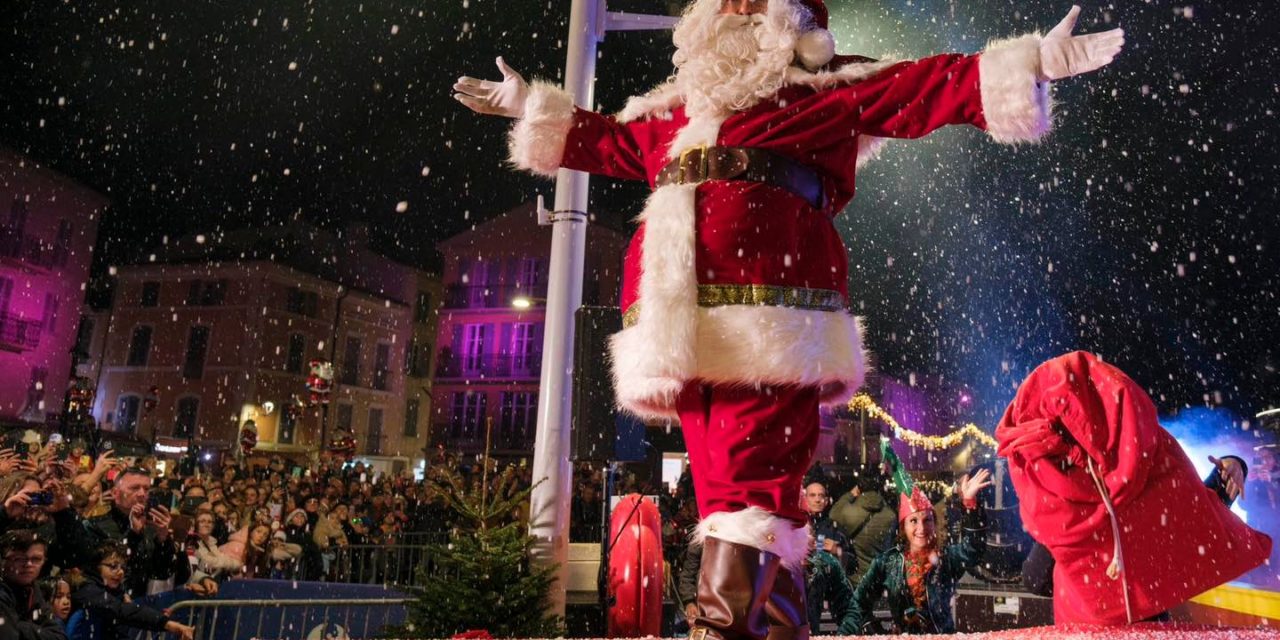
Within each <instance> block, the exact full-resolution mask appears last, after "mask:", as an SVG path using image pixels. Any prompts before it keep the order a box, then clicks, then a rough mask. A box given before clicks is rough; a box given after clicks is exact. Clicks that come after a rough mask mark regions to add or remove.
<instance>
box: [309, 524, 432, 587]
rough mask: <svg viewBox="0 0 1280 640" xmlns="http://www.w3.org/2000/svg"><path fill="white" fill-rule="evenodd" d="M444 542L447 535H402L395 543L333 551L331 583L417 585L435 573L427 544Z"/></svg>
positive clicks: (359, 545) (364, 545) (347, 547)
mask: <svg viewBox="0 0 1280 640" xmlns="http://www.w3.org/2000/svg"><path fill="white" fill-rule="evenodd" d="M448 540H449V536H448V534H447V533H446V534H437V533H425V534H403V535H402V536H400V537H399V538H398V539H397V541H396V544H358V545H348V546H346V547H343V548H340V549H338V550H337V556H336V567H335V568H334V571H333V582H343V583H348V584H384V585H395V586H402V587H413V586H417V585H419V584H420V582H421V578H422V577H423V575H424V574H425V575H427V576H429V575H431V574H433V573H434V572H435V560H434V557H433V556H432V553H431V548H430V547H429V546H428V545H429V544H432V543H443V542H448ZM419 569H421V570H422V571H423V573H419Z"/></svg>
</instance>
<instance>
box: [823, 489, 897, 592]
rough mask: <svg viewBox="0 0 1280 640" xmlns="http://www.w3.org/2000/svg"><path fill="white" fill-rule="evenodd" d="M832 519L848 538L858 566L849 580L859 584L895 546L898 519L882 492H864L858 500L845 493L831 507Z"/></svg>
mask: <svg viewBox="0 0 1280 640" xmlns="http://www.w3.org/2000/svg"><path fill="white" fill-rule="evenodd" d="M831 520H832V521H833V522H835V523H836V527H837V528H839V529H840V531H841V532H843V533H844V535H845V536H847V537H848V538H849V544H850V546H852V547H853V553H854V556H856V558H857V561H858V562H857V565H856V566H855V567H854V570H853V572H852V573H850V574H849V580H850V582H852V583H853V584H855V585H856V584H858V582H860V581H861V580H862V576H864V575H866V573H867V568H868V567H870V566H871V561H872V560H875V558H876V556H878V555H880V554H881V553H883V552H884V550H885V549H888V548H889V547H891V546H893V534H894V532H895V531H896V530H897V528H898V516H897V513H896V512H895V510H893V509H890V508H889V506H888V503H887V502H885V499H884V496H883V495H881V493H880V492H879V491H865V492H863V493H861V494H860V495H859V496H858V497H857V498H854V497H853V494H852V493H846V494H844V495H843V496H841V497H840V499H839V500H837V501H836V503H835V504H834V505H832V506H831Z"/></svg>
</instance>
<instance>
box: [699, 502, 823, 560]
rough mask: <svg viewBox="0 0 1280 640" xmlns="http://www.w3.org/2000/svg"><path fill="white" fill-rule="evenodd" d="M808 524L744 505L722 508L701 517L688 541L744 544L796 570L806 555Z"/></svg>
mask: <svg viewBox="0 0 1280 640" xmlns="http://www.w3.org/2000/svg"><path fill="white" fill-rule="evenodd" d="M809 535H810V530H809V525H807V524H806V525H804V526H796V523H795V522H792V521H791V520H787V519H786V518H779V517H778V516H775V515H773V514H772V513H769V512H768V511H765V510H764V509H761V508H760V507H747V508H746V509H744V510H742V511H736V512H732V513H731V512H728V511H721V512H719V513H713V514H711V515H709V516H707V517H706V518H703V519H702V521H701V522H699V523H698V527H697V528H696V529H695V530H694V532H693V536H692V539H691V542H692V543H693V544H702V543H703V541H705V540H706V539H707V538H719V539H720V540H724V541H725V542H733V543H736V544H742V545H746V546H748V547H752V548H755V549H760V550H761V551H768V552H769V553H772V554H775V555H777V556H778V557H779V558H781V559H782V564H783V566H785V567H787V568H788V569H791V570H792V571H799V570H800V569H801V567H802V566H803V563H804V558H805V556H807V555H809Z"/></svg>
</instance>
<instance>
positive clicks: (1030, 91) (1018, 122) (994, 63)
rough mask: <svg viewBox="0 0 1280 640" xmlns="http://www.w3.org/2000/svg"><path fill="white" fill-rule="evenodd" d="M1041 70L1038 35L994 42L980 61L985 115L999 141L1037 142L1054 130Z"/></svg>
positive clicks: (1047, 86) (1009, 142) (1051, 111)
mask: <svg viewBox="0 0 1280 640" xmlns="http://www.w3.org/2000/svg"><path fill="white" fill-rule="evenodd" d="M1039 71H1040V35H1039V34H1029V35H1025V36H1020V37H1017V38H1010V39H1008V40H998V41H995V42H992V43H991V44H990V45H988V46H987V48H986V50H985V51H983V52H982V55H981V56H980V57H979V58H978V76H979V78H980V79H981V80H980V83H979V84H980V89H981V91H982V112H983V114H984V115H985V117H986V119H987V133H989V134H991V138H992V139H994V140H995V141H996V142H1002V143H1006V144H1013V143H1017V142H1035V141H1037V140H1039V139H1040V138H1042V137H1043V136H1044V135H1045V134H1046V133H1048V132H1049V130H1050V129H1051V128H1053V103H1052V99H1051V98H1050V96H1049V83H1048V82H1040V81H1039V79H1038V76H1039Z"/></svg>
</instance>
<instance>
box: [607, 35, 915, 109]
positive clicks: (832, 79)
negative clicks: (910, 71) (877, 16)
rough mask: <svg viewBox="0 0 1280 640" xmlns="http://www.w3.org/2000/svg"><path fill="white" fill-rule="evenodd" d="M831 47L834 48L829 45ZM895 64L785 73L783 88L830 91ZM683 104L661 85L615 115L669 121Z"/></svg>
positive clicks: (673, 88) (794, 69)
mask: <svg viewBox="0 0 1280 640" xmlns="http://www.w3.org/2000/svg"><path fill="white" fill-rule="evenodd" d="M833 46H834V45H833ZM898 62H900V61H899V60H877V61H874V62H851V63H849V64H846V65H842V66H840V67H839V68H837V69H829V70H824V71H809V70H807V69H803V68H801V67H789V68H788V69H787V75H786V84H787V85H797V84H800V85H805V86H808V87H812V88H814V89H818V90H821V89H830V88H831V87H835V86H838V85H842V84H851V83H854V82H857V81H859V80H866V79H867V78H870V77H871V76H873V75H875V74H877V73H880V72H881V71H883V70H885V69H887V68H889V67H891V66H893V65H895V64H898ZM683 104H684V99H683V98H681V97H680V93H679V91H677V90H676V85H675V83H674V82H665V83H663V84H660V85H658V86H656V87H654V88H653V89H651V90H649V92H648V93H645V94H644V95H640V96H633V97H631V99H629V100H627V104H626V106H625V107H624V108H623V109H622V111H620V112H618V115H617V119H618V122H633V121H635V120H640V119H643V118H661V119H664V120H667V119H670V118H671V112H672V111H674V110H675V109H676V108H677V107H679V106H681V105H683Z"/></svg>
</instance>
